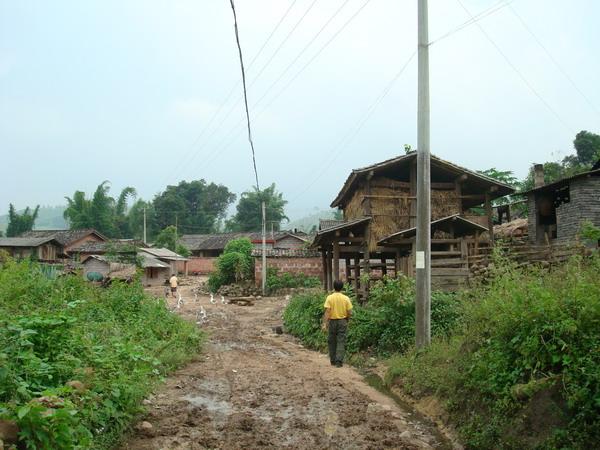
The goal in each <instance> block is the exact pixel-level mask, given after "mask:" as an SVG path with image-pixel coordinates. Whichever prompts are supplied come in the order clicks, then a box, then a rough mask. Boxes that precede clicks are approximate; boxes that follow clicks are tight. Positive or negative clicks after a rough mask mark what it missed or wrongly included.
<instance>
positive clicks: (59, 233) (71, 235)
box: [21, 228, 108, 246]
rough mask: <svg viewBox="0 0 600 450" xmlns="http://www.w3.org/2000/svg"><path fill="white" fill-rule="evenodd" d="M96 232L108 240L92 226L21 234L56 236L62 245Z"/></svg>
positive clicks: (25, 235)
mask: <svg viewBox="0 0 600 450" xmlns="http://www.w3.org/2000/svg"><path fill="white" fill-rule="evenodd" d="M90 234H94V235H96V236H97V237H99V238H100V239H102V240H103V241H106V240H108V238H106V237H105V236H103V235H102V234H100V233H99V232H97V231H96V230H94V229H92V228H86V229H81V230H31V231H26V232H25V233H22V234H21V237H29V238H54V239H56V240H57V241H58V242H59V244H60V245H63V246H68V245H70V244H72V243H74V242H77V241H78V240H80V239H82V238H84V237H86V236H89V235H90Z"/></svg>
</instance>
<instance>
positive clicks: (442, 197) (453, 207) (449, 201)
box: [431, 189, 462, 220]
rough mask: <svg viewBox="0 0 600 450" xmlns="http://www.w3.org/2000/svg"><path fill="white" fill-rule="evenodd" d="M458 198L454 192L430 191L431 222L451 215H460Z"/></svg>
mask: <svg viewBox="0 0 600 450" xmlns="http://www.w3.org/2000/svg"><path fill="white" fill-rule="evenodd" d="M460 213H462V211H461V210H460V206H459V202H458V197H457V195H456V191H454V190H439V189H432V190H431V220H437V219H443V218H444V217H448V216H451V215H453V214H460Z"/></svg>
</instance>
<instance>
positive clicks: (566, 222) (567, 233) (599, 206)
mask: <svg viewBox="0 0 600 450" xmlns="http://www.w3.org/2000/svg"><path fill="white" fill-rule="evenodd" d="M569 195H570V202H569V203H564V204H562V205H560V206H559V207H558V208H556V224H557V239H556V240H557V241H559V242H573V241H575V240H577V238H578V234H579V232H580V229H581V223H582V222H583V221H584V220H590V221H592V223H594V225H596V226H600V177H590V178H580V179H578V180H573V181H572V182H571V185H570V189H569Z"/></svg>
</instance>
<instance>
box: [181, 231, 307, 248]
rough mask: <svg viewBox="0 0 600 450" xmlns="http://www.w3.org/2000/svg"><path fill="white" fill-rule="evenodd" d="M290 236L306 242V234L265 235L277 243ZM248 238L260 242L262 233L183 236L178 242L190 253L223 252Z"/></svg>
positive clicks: (278, 233) (277, 232) (286, 232)
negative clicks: (240, 240) (236, 241)
mask: <svg viewBox="0 0 600 450" xmlns="http://www.w3.org/2000/svg"><path fill="white" fill-rule="evenodd" d="M288 236H292V237H295V238H297V239H299V240H301V241H304V242H306V241H307V240H308V239H307V234H306V233H294V232H292V231H276V232H275V233H274V235H273V236H272V235H271V233H270V232H268V233H267V241H269V242H273V240H275V241H278V240H280V239H283V238H285V237H288ZM240 238H248V239H250V240H251V241H252V242H259V241H262V233H257V232H236V233H215V234H184V235H183V236H182V237H181V239H180V240H179V242H180V243H181V244H182V245H183V246H184V247H186V248H187V249H188V250H190V251H199V250H223V249H224V248H225V246H226V245H227V244H228V243H229V242H230V241H232V240H234V239H240Z"/></svg>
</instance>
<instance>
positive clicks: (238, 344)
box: [121, 294, 451, 450]
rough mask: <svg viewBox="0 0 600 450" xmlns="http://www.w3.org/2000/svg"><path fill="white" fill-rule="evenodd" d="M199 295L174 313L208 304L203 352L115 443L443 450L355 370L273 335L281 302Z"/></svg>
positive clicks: (132, 447) (190, 314)
mask: <svg viewBox="0 0 600 450" xmlns="http://www.w3.org/2000/svg"><path fill="white" fill-rule="evenodd" d="M184 296H185V294H184ZM189 298H191V296H189ZM199 300H200V302H199V303H193V302H192V303H191V304H185V305H184V307H183V308H182V309H181V311H180V312H181V313H182V314H183V315H184V316H185V317H186V318H189V319H190V320H193V319H194V318H195V312H196V310H197V309H198V308H199V305H200V304H202V305H203V306H204V308H205V310H206V311H207V313H208V323H207V324H205V325H204V328H205V329H206V331H207V332H208V334H209V337H208V341H207V343H206V345H205V349H204V351H203V353H202V354H201V355H199V356H198V358H196V360H194V361H192V362H191V363H190V364H188V365H187V366H186V367H184V368H182V369H180V370H179V371H177V372H176V373H174V374H173V375H172V376H171V377H169V378H168V379H167V381H166V382H165V384H164V385H163V386H161V388H160V389H159V391H157V392H156V394H155V395H153V396H152V397H150V398H149V399H147V400H145V402H144V403H145V405H146V408H147V414H146V415H145V416H144V417H143V420H142V421H141V422H140V423H138V424H137V426H136V427H135V430H134V431H133V433H132V435H131V436H130V437H129V439H128V441H127V442H126V443H124V444H123V445H122V447H121V449H122V450H142V449H144V450H147V449H157V450H158V449H165V450H166V449H169V450H171V449H173V450H179V449H190V450H196V449H198V450H200V449H227V450H233V449H254V448H268V449H279V448H290V449H311V450H314V449H334V448H335V449H342V448H343V449H387V448H389V449H419V448H451V446H450V445H449V444H448V442H447V441H444V440H443V438H441V435H440V434H439V433H438V432H437V430H436V429H435V427H434V426H433V425H431V424H429V423H425V422H423V421H422V420H420V419H418V418H417V417H416V416H415V415H413V414H412V412H411V411H408V410H404V409H402V408H400V407H399V406H398V405H396V404H395V403H394V401H393V400H391V399H390V398H388V397H386V396H385V395H383V394H381V393H379V392H378V391H377V390H375V389H373V388H371V387H370V386H368V385H367V384H366V383H365V382H364V381H363V379H362V377H361V375H359V374H358V373H357V372H356V371H354V370H353V369H351V368H349V367H343V368H335V367H331V366H330V364H329V360H328V358H327V357H326V355H322V354H320V353H317V352H312V351H309V350H306V349H304V348H303V347H302V346H300V345H298V344H297V343H296V342H295V340H294V339H293V338H292V337H289V336H286V335H277V334H274V333H272V327H274V326H276V325H280V324H281V313H282V310H283V307H284V300H283V299H276V298H265V299H262V300H258V301H257V302H256V303H255V305H254V306H250V307H242V306H236V305H230V304H227V305H221V304H217V305H211V304H210V302H209V301H208V298H204V297H202V298H200V299H199Z"/></svg>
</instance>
